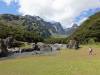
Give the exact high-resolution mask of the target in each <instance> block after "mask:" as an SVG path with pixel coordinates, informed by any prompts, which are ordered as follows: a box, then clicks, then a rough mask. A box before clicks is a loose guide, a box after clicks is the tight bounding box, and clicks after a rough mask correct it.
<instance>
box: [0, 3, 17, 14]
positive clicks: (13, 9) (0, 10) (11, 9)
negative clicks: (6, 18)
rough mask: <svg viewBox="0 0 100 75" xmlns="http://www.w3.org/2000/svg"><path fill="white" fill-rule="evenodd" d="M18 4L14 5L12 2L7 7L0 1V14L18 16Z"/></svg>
mask: <svg viewBox="0 0 100 75" xmlns="http://www.w3.org/2000/svg"><path fill="white" fill-rule="evenodd" d="M18 8H19V6H18V4H17V3H15V2H12V3H11V4H10V5H9V6H8V5H7V4H6V3H5V2H3V1H0V14H6V13H9V14H19V13H18Z"/></svg>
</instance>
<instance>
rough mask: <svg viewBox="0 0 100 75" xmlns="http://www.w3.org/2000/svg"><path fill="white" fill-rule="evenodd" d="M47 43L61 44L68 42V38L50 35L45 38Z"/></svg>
mask: <svg viewBox="0 0 100 75" xmlns="http://www.w3.org/2000/svg"><path fill="white" fill-rule="evenodd" d="M44 42H45V43H51V44H54V43H59V44H66V43H67V39H66V38H55V37H50V38H47V39H45V40H44Z"/></svg>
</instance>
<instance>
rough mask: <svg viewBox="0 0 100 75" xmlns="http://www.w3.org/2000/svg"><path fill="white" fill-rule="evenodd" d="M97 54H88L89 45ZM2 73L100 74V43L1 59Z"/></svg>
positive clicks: (22, 74)
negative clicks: (46, 54)
mask: <svg viewBox="0 0 100 75" xmlns="http://www.w3.org/2000/svg"><path fill="white" fill-rule="evenodd" d="M90 46H91V47H93V48H94V50H95V53H96V55H93V56H89V55H88V47H90ZM0 75H100V45H86V46H82V48H81V49H80V50H77V51H75V50H67V49H66V50H61V51H60V52H59V53H58V54H56V55H51V56H50V55H49V56H33V57H32V56H31V57H25V58H16V59H9V60H4V61H0Z"/></svg>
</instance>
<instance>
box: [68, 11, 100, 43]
mask: <svg viewBox="0 0 100 75" xmlns="http://www.w3.org/2000/svg"><path fill="white" fill-rule="evenodd" d="M70 37H77V38H78V39H79V40H80V42H81V43H89V41H94V42H100V12H98V13H96V14H94V15H92V16H91V17H89V18H88V19H87V20H86V21H85V22H84V23H83V24H82V25H80V27H79V28H78V29H77V30H76V31H75V32H74V33H73V34H72V35H71V36H70ZM70 37H69V38H70Z"/></svg>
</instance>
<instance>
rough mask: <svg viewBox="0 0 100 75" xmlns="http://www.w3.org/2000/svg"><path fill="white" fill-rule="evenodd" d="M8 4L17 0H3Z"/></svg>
mask: <svg viewBox="0 0 100 75" xmlns="http://www.w3.org/2000/svg"><path fill="white" fill-rule="evenodd" d="M3 1H4V2H5V3H6V4H7V5H8V6H9V5H10V4H11V2H17V1H18V0H3Z"/></svg>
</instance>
